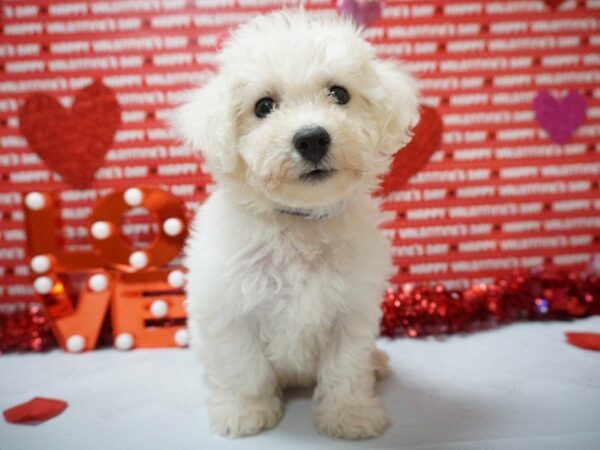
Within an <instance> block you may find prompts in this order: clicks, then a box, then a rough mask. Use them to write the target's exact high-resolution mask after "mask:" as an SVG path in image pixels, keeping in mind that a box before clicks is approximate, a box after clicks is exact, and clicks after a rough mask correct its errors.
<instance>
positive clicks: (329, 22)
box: [174, 12, 418, 438]
mask: <svg viewBox="0 0 600 450" xmlns="http://www.w3.org/2000/svg"><path fill="white" fill-rule="evenodd" d="M219 65H220V69H219V73H218V74H217V75H216V76H215V77H214V78H213V79H212V80H211V81H210V82H208V83H207V84H206V85H205V86H204V87H202V88H200V89H199V90H197V91H196V92H194V93H192V94H191V96H190V100H189V102H187V103H186V104H184V105H183V106H182V107H180V108H179V110H178V111H177V114H176V117H175V120H174V122H175V125H176V126H177V127H178V128H179V130H180V131H181V133H182V135H183V136H184V137H185V139H186V140H187V142H188V143H189V144H190V145H192V146H193V147H194V148H196V149H199V150H200V151H201V152H202V153H203V155H204V156H205V158H206V160H207V162H208V163H209V165H210V167H211V168H212V170H213V173H214V175H215V178H216V180H217V190H216V192H215V193H214V194H213V195H212V196H211V197H210V198H209V199H208V201H207V202H206V203H205V204H204V205H203V206H202V208H201V209H200V211H199V212H198V215H197V217H196V219H195V221H194V224H193V227H192V229H193V231H192V234H191V237H190V239H189V242H188V248H187V257H186V265H187V267H188V269H189V275H188V284H187V294H188V298H189V307H188V314H189V327H190V330H191V334H192V346H193V348H194V349H195V350H196V351H197V353H198V354H199V356H200V357H201V359H202V361H203V362H204V364H205V367H206V372H207V378H208V382H209V383H210V387H211V397H210V400H209V403H208V408H209V417H210V421H211V425H212V427H213V429H214V430H215V431H217V432H218V433H220V434H224V435H230V436H242V435H249V434H254V433H258V432H260V431H261V430H264V429H267V428H270V427H272V426H274V425H275V424H276V423H277V422H278V420H279V419H280V417H281V415H282V401H281V395H282V388H284V387H285V386H288V385H310V384H314V383H316V389H315V393H314V408H313V409H314V411H313V415H314V419H315V424H316V427H317V429H318V430H319V431H320V432H322V433H324V434H326V435H328V436H332V437H340V438H367V437H372V436H377V435H379V434H381V433H382V432H383V430H384V429H385V427H386V425H387V419H386V415H385V412H384V410H383V408H382V406H381V403H380V401H379V398H378V397H377V395H376V393H375V389H374V388H375V375H376V372H377V374H378V375H383V374H384V373H385V371H386V364H387V357H386V356H385V355H384V354H382V353H381V352H379V351H377V350H376V349H375V338H376V336H377V334H378V331H379V318H380V308H379V304H380V300H381V298H382V292H383V290H384V288H385V285H386V280H387V278H388V277H389V276H390V274H391V268H392V266H391V261H390V254H389V243H388V242H387V241H386V239H385V238H384V237H383V236H382V235H381V233H380V232H379V231H378V229H377V224H378V223H379V222H380V216H379V211H378V205H377V204H376V202H375V201H374V200H373V199H372V197H371V196H370V195H369V192H370V191H371V190H372V189H373V188H374V186H375V185H376V183H377V176H378V175H379V174H381V173H382V172H383V171H385V170H386V168H387V165H388V163H389V159H390V156H391V155H392V154H393V152H394V151H395V150H397V149H398V148H399V147H401V146H403V145H404V144H405V143H406V142H408V140H409V139H410V133H409V127H410V124H411V122H413V121H415V120H416V118H417V115H418V102H417V90H416V86H415V83H414V82H413V80H412V79H411V78H410V76H409V75H407V74H406V73H405V72H403V71H402V70H400V69H399V68H398V67H397V66H396V65H394V64H392V63H390V62H384V61H380V60H377V59H376V58H375V56H374V51H373V49H372V47H371V46H370V45H369V44H368V43H367V42H365V41H364V40H363V39H362V38H361V37H360V35H359V31H358V30H357V29H356V28H355V27H354V26H353V25H352V24H351V23H350V22H349V21H347V20H344V19H339V18H322V19H314V18H309V17H308V16H307V15H306V14H305V13H302V12H294V13H292V12H279V13H274V14H269V15H266V16H261V17H258V18H256V19H254V20H252V21H251V22H249V23H248V24H246V25H243V26H241V27H240V28H239V29H238V30H237V31H235V32H234V33H233V35H232V36H231V37H230V39H229V40H228V42H227V43H226V45H225V47H224V49H223V50H222V52H221V53H220V55H219ZM332 85H341V86H344V87H345V88H346V89H347V90H348V92H349V93H350V97H351V99H350V102H349V103H348V104H346V105H338V104H335V103H334V102H333V101H332V99H331V97H330V96H328V95H327V92H328V88H330V87H331V86H332ZM266 96H268V97H272V98H273V99H275V101H276V102H277V107H276V109H275V110H274V111H273V112H272V113H271V114H269V115H268V116H267V117H266V118H263V119H260V118H257V117H256V116H255V115H254V105H255V103H256V101H257V100H258V99H260V98H262V97H266ZM308 125H319V126H322V127H323V128H325V129H326V130H327V131H328V132H329V134H330V135H331V147H330V150H329V153H328V154H327V157H326V159H325V164H326V165H327V168H328V169H333V170H335V172H334V174H333V175H332V176H331V177H330V178H328V179H326V180H324V181H316V182H311V181H302V180H301V179H300V175H301V174H302V173H303V172H304V171H306V167H307V166H306V165H307V163H306V162H304V161H303V160H302V158H301V157H300V155H299V154H298V153H297V152H296V151H295V150H294V146H293V145H292V136H293V135H294V133H296V131H297V130H298V129H300V128H302V127H305V126H308ZM282 209H283V210H286V209H293V210H296V209H300V210H301V211H307V214H308V215H309V217H297V216H293V215H290V214H285V213H282V212H281V210H282ZM317 217H320V219H316V218H317ZM323 217H324V218H323Z"/></svg>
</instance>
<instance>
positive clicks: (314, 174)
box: [300, 169, 335, 181]
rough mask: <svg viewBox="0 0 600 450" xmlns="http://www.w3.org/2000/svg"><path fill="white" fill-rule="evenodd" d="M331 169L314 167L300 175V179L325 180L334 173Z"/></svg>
mask: <svg viewBox="0 0 600 450" xmlns="http://www.w3.org/2000/svg"><path fill="white" fill-rule="evenodd" d="M334 172H335V170H333V169H314V170H311V171H310V172H305V173H303V174H302V175H300V180H301V181H325V180H327V179H328V178H330V177H331V176H332V175H333V174H334Z"/></svg>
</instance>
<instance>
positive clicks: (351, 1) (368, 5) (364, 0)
mask: <svg viewBox="0 0 600 450" xmlns="http://www.w3.org/2000/svg"><path fill="white" fill-rule="evenodd" d="M337 9H338V11H339V12H340V14H344V15H347V16H350V17H352V19H353V20H354V21H355V22H356V23H357V24H359V25H363V26H365V27H366V26H368V25H370V24H372V23H373V22H375V21H376V20H377V19H379V18H380V17H381V10H382V9H383V2H382V1H380V0H337Z"/></svg>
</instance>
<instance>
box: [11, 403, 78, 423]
mask: <svg viewBox="0 0 600 450" xmlns="http://www.w3.org/2000/svg"><path fill="white" fill-rule="evenodd" d="M67 406H68V404H67V402H64V401H62V400H55V399H53V398H44V397H35V398H32V399H31V400H29V401H28V402H25V403H21V404H20V405H17V406H13V407H12V408H9V409H6V410H4V413H3V414H4V418H5V419H6V421H7V422H10V423H38V422H43V421H46V420H48V419H51V418H52V417H55V416H58V415H59V414H60V413H61V412H63V411H64V410H65V409H66V407H67Z"/></svg>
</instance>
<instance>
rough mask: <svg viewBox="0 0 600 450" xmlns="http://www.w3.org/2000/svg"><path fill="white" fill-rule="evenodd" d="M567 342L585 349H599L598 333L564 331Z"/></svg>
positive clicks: (599, 338)
mask: <svg viewBox="0 0 600 450" xmlns="http://www.w3.org/2000/svg"><path fill="white" fill-rule="evenodd" d="M565 336H567V341H568V342H569V344H571V345H574V346H575V347H579V348H584V349H586V350H596V351H600V333H577V332H573V331H569V332H566V333H565Z"/></svg>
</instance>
